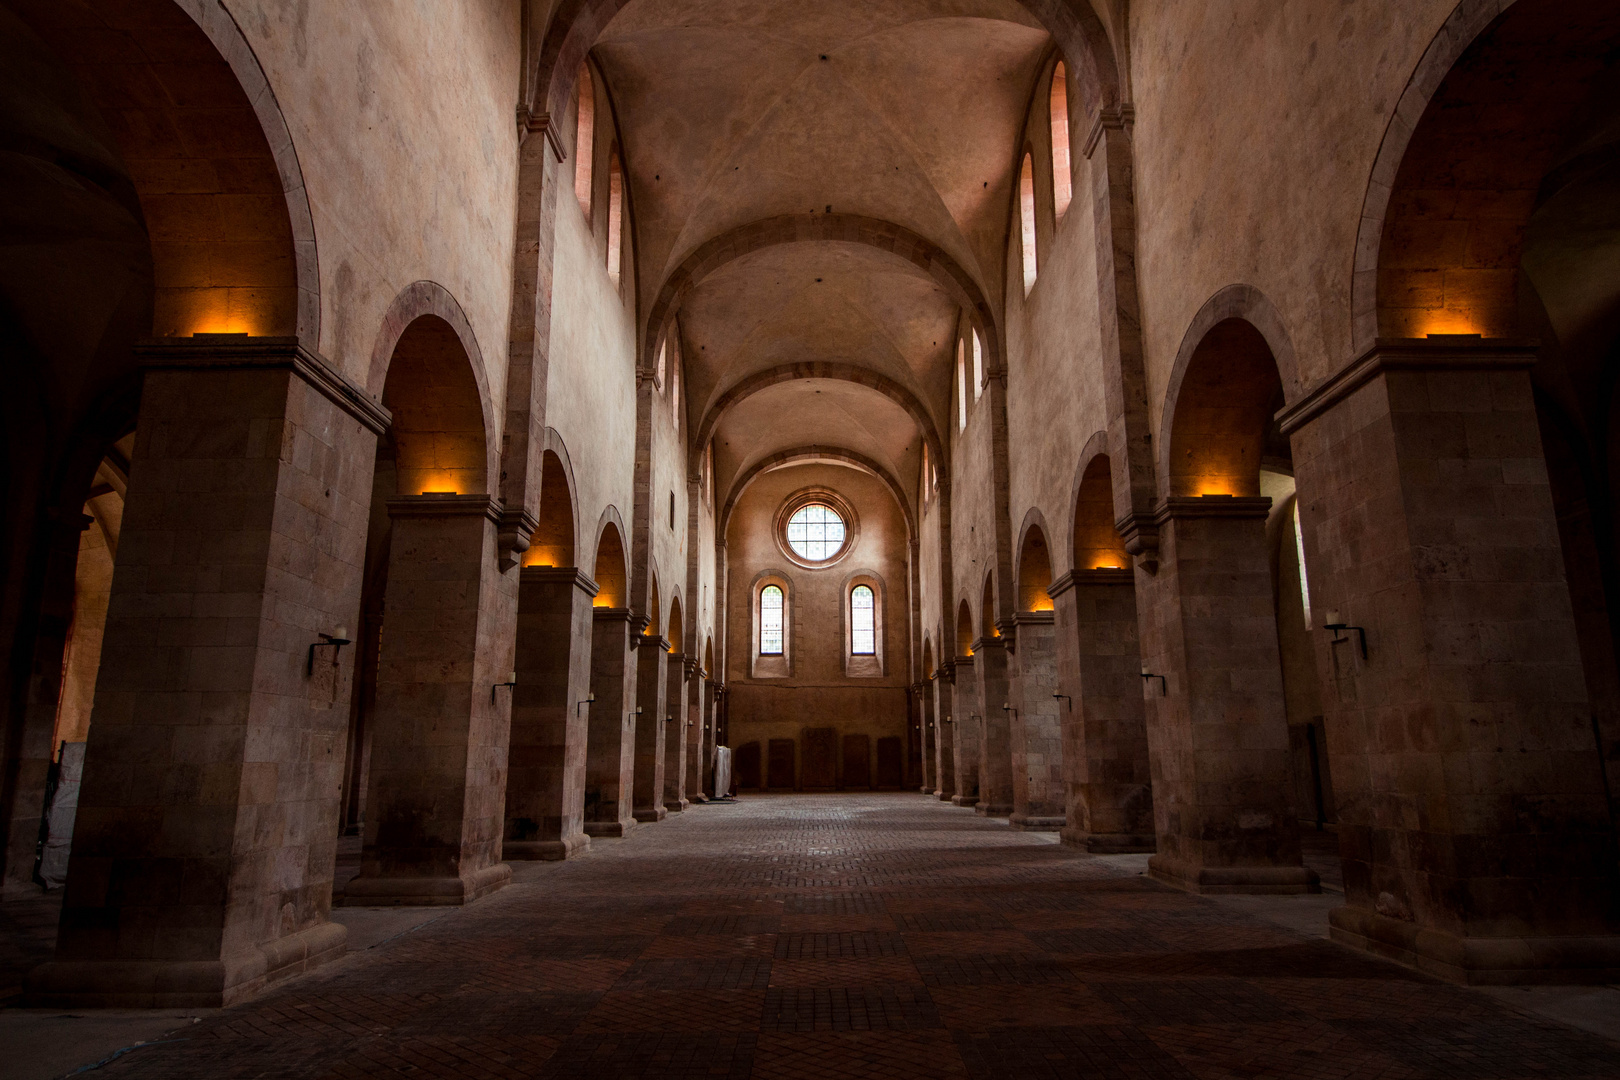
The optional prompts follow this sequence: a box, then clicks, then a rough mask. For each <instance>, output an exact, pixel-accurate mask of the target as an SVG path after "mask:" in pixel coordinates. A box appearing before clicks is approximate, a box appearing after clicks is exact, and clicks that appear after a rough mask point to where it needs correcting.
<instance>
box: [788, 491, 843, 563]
mask: <svg viewBox="0 0 1620 1080" xmlns="http://www.w3.org/2000/svg"><path fill="white" fill-rule="evenodd" d="M787 541H788V547H790V548H792V549H793V552H794V554H796V555H797V556H798V557H799V558H801V559H805V560H807V561H809V562H825V561H826V560H828V559H830V558H832V557H833V556H834V555H837V554H838V553H839V552H840V551H842V550H843V547H844V519H843V518H841V517H839V516H838V511H836V510H834V509H833V508H832V507H830V506H828V505H827V504H826V503H810V504H808V505H806V506H801V507H800V508H799V509H798V510H796V511H795V512H794V514H793V516H792V517H791V518H789V519H788V526H787Z"/></svg>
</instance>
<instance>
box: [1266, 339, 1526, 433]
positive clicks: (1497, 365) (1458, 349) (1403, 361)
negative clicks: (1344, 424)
mask: <svg viewBox="0 0 1620 1080" xmlns="http://www.w3.org/2000/svg"><path fill="white" fill-rule="evenodd" d="M1540 350H1541V343H1540V342H1538V341H1535V340H1533V339H1530V338H1482V337H1478V336H1476V335H1473V334H1433V335H1430V336H1429V337H1426V338H1379V339H1378V340H1377V341H1375V342H1373V345H1372V347H1371V348H1370V349H1368V350H1367V351H1366V352H1364V353H1362V354H1361V355H1360V356H1358V357H1356V358H1355V359H1354V360H1352V361H1351V362H1350V363H1348V364H1346V365H1345V366H1344V367H1342V368H1340V369H1339V370H1338V371H1337V372H1336V373H1334V374H1332V375H1329V376H1328V377H1327V378H1325V379H1323V380H1322V381H1321V382H1319V383H1317V384H1316V385H1315V386H1313V387H1312V388H1311V389H1310V390H1309V391H1307V392H1306V394H1305V396H1304V397H1302V398H1300V399H1299V400H1298V401H1296V402H1294V403H1293V404H1292V405H1289V406H1288V407H1287V408H1285V409H1283V410H1282V411H1281V412H1279V413H1278V414H1277V422H1278V423H1279V424H1280V425H1281V427H1282V433H1283V434H1284V435H1292V434H1293V433H1294V432H1296V431H1298V430H1299V429H1300V428H1302V427H1304V426H1305V425H1306V424H1309V423H1310V422H1311V421H1312V420H1315V419H1316V418H1318V417H1320V416H1321V415H1323V414H1324V413H1326V412H1329V411H1330V410H1332V409H1333V407H1334V406H1336V405H1338V404H1339V402H1341V401H1343V400H1345V399H1346V398H1347V397H1349V396H1350V395H1351V394H1352V393H1354V392H1355V391H1357V390H1359V389H1360V388H1361V387H1363V386H1365V385H1366V384H1367V383H1369V382H1371V381H1372V380H1373V379H1375V378H1377V377H1378V376H1379V375H1382V374H1384V373H1385V372H1389V371H1484V372H1491V371H1523V370H1527V369H1528V368H1530V367H1532V366H1534V364H1535V362H1536V359H1537V357H1538V356H1539V355H1540Z"/></svg>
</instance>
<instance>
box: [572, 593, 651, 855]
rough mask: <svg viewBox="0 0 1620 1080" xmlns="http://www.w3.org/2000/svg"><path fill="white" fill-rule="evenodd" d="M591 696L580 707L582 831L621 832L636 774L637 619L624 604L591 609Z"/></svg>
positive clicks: (629, 822)
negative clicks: (584, 718)
mask: <svg viewBox="0 0 1620 1080" xmlns="http://www.w3.org/2000/svg"><path fill="white" fill-rule="evenodd" d="M591 618H592V628H591V694H592V695H593V696H594V697H595V699H596V700H595V701H593V702H591V704H590V705H589V706H587V709H586V716H587V718H588V721H589V722H588V726H587V735H586V742H585V834H586V835H587V836H623V835H624V834H625V833H627V832H629V831H630V830H631V829H632V828H634V827H635V824H636V819H635V816H634V815H633V814H632V813H631V812H630V810H631V802H630V796H631V791H632V790H633V789H634V785H635V774H636V717H635V713H634V712H632V711H631V710H632V709H634V707H635V706H634V705H632V704H631V702H632V701H633V700H634V697H635V684H636V654H635V650H634V646H633V645H632V644H631V638H632V636H634V637H636V638H637V639H638V640H639V638H640V627H641V626H644V625H646V624H645V621H644V620H638V618H637V616H636V615H635V613H634V612H632V611H631V610H630V609H629V608H593V609H591Z"/></svg>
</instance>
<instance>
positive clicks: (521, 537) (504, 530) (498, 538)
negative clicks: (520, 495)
mask: <svg viewBox="0 0 1620 1080" xmlns="http://www.w3.org/2000/svg"><path fill="white" fill-rule="evenodd" d="M498 526H499V527H498V528H497V529H496V532H495V549H496V551H498V552H499V553H500V567H501V572H502V573H505V572H506V571H508V570H510V569H512V567H514V566H516V565H517V564H518V563H519V561H521V559H522V556H523V553H524V552H525V551H528V550H529V537H531V536H533V535H534V530H536V529H538V528H539V527H540V518H539V516H538V515H537V514H534V513H532V512H530V511H528V510H525V509H524V508H523V507H521V506H508V507H506V508H505V509H503V510H502V511H501V519H500V522H499V523H498Z"/></svg>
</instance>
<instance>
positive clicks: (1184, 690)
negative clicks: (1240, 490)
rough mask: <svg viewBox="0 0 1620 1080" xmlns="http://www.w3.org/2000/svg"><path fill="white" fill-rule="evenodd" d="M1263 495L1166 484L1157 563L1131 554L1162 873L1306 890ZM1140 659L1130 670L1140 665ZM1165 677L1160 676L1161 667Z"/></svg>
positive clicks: (1242, 887) (1260, 889)
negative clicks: (1168, 491)
mask: <svg viewBox="0 0 1620 1080" xmlns="http://www.w3.org/2000/svg"><path fill="white" fill-rule="evenodd" d="M1270 507H1271V500H1270V499H1269V498H1235V497H1232V496H1229V495H1222V496H1204V497H1201V498H1183V497H1172V498H1170V499H1169V500H1167V502H1166V503H1165V504H1164V505H1163V506H1161V507H1160V510H1159V512H1158V514H1157V516H1156V520H1157V522H1158V524H1159V529H1160V532H1159V559H1160V561H1159V564H1158V567H1157V575H1156V576H1155V575H1153V574H1149V573H1148V571H1147V570H1146V569H1145V567H1143V565H1142V564H1141V563H1140V562H1139V563H1138V568H1137V575H1138V576H1137V583H1138V586H1139V588H1140V590H1141V592H1142V593H1143V595H1144V596H1145V597H1146V598H1148V599H1147V603H1148V604H1150V605H1151V611H1149V612H1147V613H1146V616H1147V617H1144V618H1143V619H1142V623H1143V631H1142V660H1143V662H1144V663H1145V664H1146V666H1147V670H1148V672H1149V673H1151V674H1152V675H1153V676H1154V677H1153V678H1147V679H1141V683H1142V688H1143V692H1144V694H1145V695H1146V704H1147V727H1148V746H1149V749H1150V752H1151V760H1152V767H1153V812H1154V819H1155V825H1156V829H1157V832H1158V850H1159V853H1158V854H1157V855H1155V856H1154V857H1153V858H1152V859H1151V860H1150V861H1149V863H1148V867H1149V871H1150V872H1151V873H1152V874H1153V875H1154V876H1155V877H1157V878H1159V879H1161V880H1163V881H1167V882H1170V883H1171V884H1173V885H1178V886H1180V887H1182V888H1185V889H1190V890H1192V891H1194V892H1209V893H1304V892H1314V891H1316V889H1317V881H1316V874H1315V873H1314V872H1313V871H1311V870H1307V869H1306V868H1305V867H1304V866H1302V865H1300V848H1299V813H1298V810H1297V808H1296V807H1295V806H1294V799H1293V790H1294V788H1293V774H1292V772H1291V771H1290V764H1289V756H1288V721H1287V718H1286V716H1285V715H1284V711H1283V688H1282V662H1281V660H1280V658H1279V656H1278V651H1277V624H1276V612H1275V599H1274V597H1273V592H1272V585H1271V567H1270V560H1269V557H1268V552H1267V547H1266V539H1265V521H1266V513H1267V511H1268V510H1269V509H1270ZM1140 675H1141V672H1140V671H1139V672H1138V676H1139V677H1140ZM1161 676H1162V679H1163V681H1162V682H1161V680H1160V677H1161Z"/></svg>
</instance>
